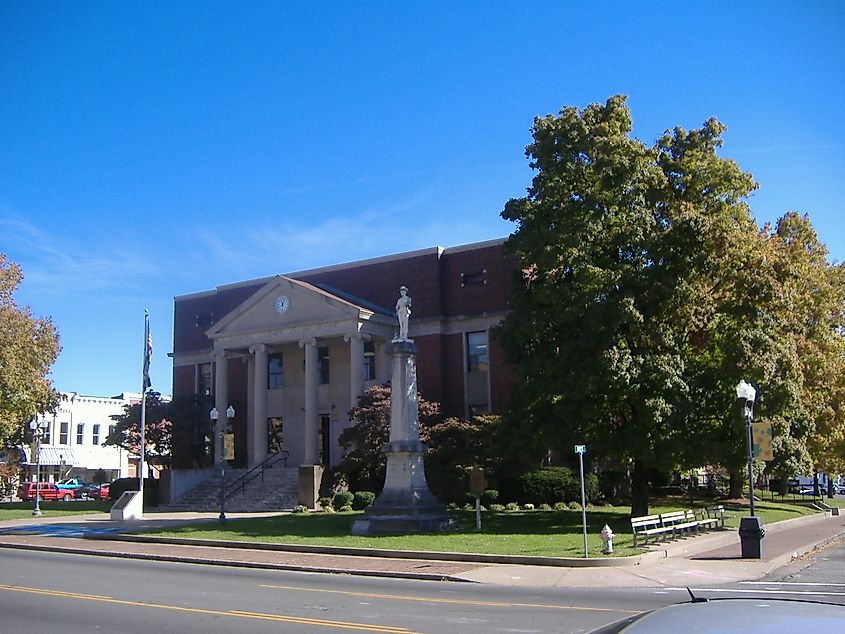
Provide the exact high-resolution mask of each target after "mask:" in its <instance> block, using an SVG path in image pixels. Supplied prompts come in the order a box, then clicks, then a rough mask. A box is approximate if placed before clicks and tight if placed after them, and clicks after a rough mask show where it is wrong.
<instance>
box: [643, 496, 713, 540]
mask: <svg viewBox="0 0 845 634" xmlns="http://www.w3.org/2000/svg"><path fill="white" fill-rule="evenodd" d="M724 526H725V507H724V506H721V505H719V506H710V507H707V508H706V509H700V510H699V511H698V513H697V514H696V511H693V510H692V509H688V510H686V511H670V512H668V513H661V514H660V515H643V516H642V517H632V518H631V531H632V533H633V544H632V546H635V547H636V545H637V542H638V541H641V542H642V543H643V544H645V543H647V542H648V540H649V538H650V537H661V538H662V539H663V540H666V539H667V538H668V537H670V536H671V537H672V538H673V539H674V538H676V537H678V536H679V535H680V534H682V533H685V534H690V533H693V532H694V533H696V534H697V533H698V532H699V530H709V529H715V528H724Z"/></svg>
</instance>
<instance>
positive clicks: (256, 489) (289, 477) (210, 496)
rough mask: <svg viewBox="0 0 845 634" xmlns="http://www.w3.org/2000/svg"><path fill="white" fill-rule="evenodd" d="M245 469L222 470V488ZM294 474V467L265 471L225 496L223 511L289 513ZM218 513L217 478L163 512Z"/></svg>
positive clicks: (296, 494) (295, 484) (295, 495)
mask: <svg viewBox="0 0 845 634" xmlns="http://www.w3.org/2000/svg"><path fill="white" fill-rule="evenodd" d="M246 471H247V470H246V469H226V477H225V486H226V487H227V488H226V490H227V491H228V490H229V489H228V487H229V486H230V485H231V483H233V482H235V480H237V479H238V478H239V477H241V476H242V475H243V474H244V473H246ZM297 478H298V471H297V469H296V467H282V466H274V467H272V468H269V469H265V471H264V473H263V476H262V475H259V476H258V477H256V478H255V479H254V480H252V481H251V482H250V483H249V484H247V485H246V487H245V488H243V489H237V490H235V491H232V492H230V493H229V495H228V497H227V498H226V511H227V512H231V513H249V512H256V511H281V510H290V509H292V508H293V507H295V506H296V505H297V502H298V498H299V488H298V487H299V484H298V479H297ZM219 509H220V478H219V476H214V477H211V478H209V479H208V480H205V481H204V482H201V483H200V484H198V485H197V486H195V487H194V488H192V489H190V490H189V491H188V492H187V493H185V494H184V495H182V496H181V497H180V498H179V499H178V500H176V501H174V502H172V503H171V504H168V505H167V506H165V507H164V509H163V510H168V511H194V512H212V511H217V510H219Z"/></svg>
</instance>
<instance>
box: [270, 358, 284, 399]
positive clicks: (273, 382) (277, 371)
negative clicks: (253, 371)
mask: <svg viewBox="0 0 845 634" xmlns="http://www.w3.org/2000/svg"><path fill="white" fill-rule="evenodd" d="M280 387H282V353H281V352H277V353H276V354H268V355H267V389H268V390H277V389H279V388H280Z"/></svg>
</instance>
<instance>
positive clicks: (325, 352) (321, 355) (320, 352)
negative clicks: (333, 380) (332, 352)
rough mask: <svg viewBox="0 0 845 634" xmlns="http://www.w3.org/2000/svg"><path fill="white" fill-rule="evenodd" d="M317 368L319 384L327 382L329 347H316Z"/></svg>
mask: <svg viewBox="0 0 845 634" xmlns="http://www.w3.org/2000/svg"><path fill="white" fill-rule="evenodd" d="M317 368H318V369H319V370H320V385H325V384H327V383H328V382H329V348H328V346H320V347H319V348H317Z"/></svg>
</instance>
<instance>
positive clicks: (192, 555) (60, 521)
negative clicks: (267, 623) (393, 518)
mask: <svg viewBox="0 0 845 634" xmlns="http://www.w3.org/2000/svg"><path fill="white" fill-rule="evenodd" d="M267 515H273V513H268V514H267ZM243 516H248V517H255V516H256V515H255V514H237V513H235V514H231V515H229V517H230V518H232V519H234V518H237V517H243ZM216 520H217V516H216V514H213V513H148V514H147V515H146V516H145V519H143V520H140V521H133V522H116V521H112V520H110V519H108V516H104V515H103V514H97V515H83V516H74V517H70V518H49V519H45V518H26V519H20V520H11V521H6V522H0V548H19V549H26V550H50V551H58V552H71V553H83V554H96V555H104V556H111V557H121V558H139V559H157V560H163V561H181V562H194V563H206V564H215V565H226V566H243V567H254V568H265V569H280V570H299V571H308V572H324V573H339V574H356V575H368V576H380V577H401V578H414V579H428V580H452V581H468V582H477V583H489V584H497V585H510V586H546V587H641V588H645V587H681V586H701V585H708V586H711V585H714V584H724V583H732V582H737V581H746V580H754V579H759V578H760V577H762V576H764V575H766V574H767V573H769V572H771V571H772V570H775V569H777V568H780V567H782V566H785V565H786V564H788V563H790V562H791V561H793V560H794V559H796V558H798V557H801V556H802V555H804V554H806V553H808V552H810V551H812V550H813V549H815V548H817V547H819V546H822V545H824V544H826V543H829V542H831V541H835V540H837V539H845V516H835V517H831V516H828V515H823V514H817V515H813V516H808V517H802V518H798V519H795V520H788V521H786V522H778V523H776V524H770V525H767V526H766V527H765V528H766V536H765V538H764V539H763V547H762V549H763V558H762V559H761V560H743V559H740V544H739V536H738V534H737V532H736V531H735V530H727V531H716V532H713V533H708V534H705V535H699V536H694V537H689V538H684V539H680V540H677V541H675V542H668V543H666V544H665V545H664V544H661V545H659V546H657V547H655V548H654V550H652V551H650V552H648V553H646V554H644V555H641V556H639V557H630V558H602V557H595V558H590V559H583V558H581V559H568V560H566V559H555V560H554V562H551V561H549V558H543V559H538V560H532V559H531V558H524V557H522V558H508V557H489V556H481V557H479V556H473V555H461V554H459V553H458V554H450V553H440V554H436V555H432V554H431V553H408V554H407V555H405V556H402V557H401V558H398V557H396V554H395V553H378V551H364V550H360V549H333V551H332V552H331V553H329V552H327V549H325V548H307V547H303V548H298V549H296V550H290V549H284V550H283V549H281V548H279V547H274V546H271V545H267V544H260V545H259V544H254V545H240V544H237V545H236V544H232V543H220V544H214V543H211V544H209V543H205V545H202V544H203V542H198V541H196V540H175V539H169V540H165V539H157V538H151V537H144V536H130V535H125V536H124V535H121V534H120V532H121V531H124V530H136V529H138V528H148V527H159V526H173V525H177V524H183V523H194V522H197V521H210V522H213V521H216ZM18 531H21V532H18ZM387 555H391V556H389V557H388V556H387ZM534 561H537V562H541V563H542V564H545V565H538V564H537V563H534ZM550 563H554V564H556V565H548V564H550Z"/></svg>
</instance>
